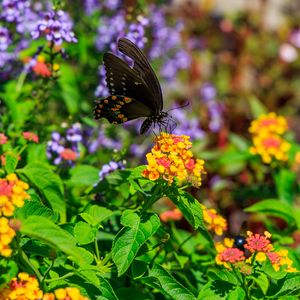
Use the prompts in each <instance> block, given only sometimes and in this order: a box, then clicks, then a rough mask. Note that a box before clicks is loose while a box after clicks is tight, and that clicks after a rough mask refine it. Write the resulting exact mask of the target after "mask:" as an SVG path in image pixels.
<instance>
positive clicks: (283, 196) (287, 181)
mask: <svg viewBox="0 0 300 300" xmlns="http://www.w3.org/2000/svg"><path fill="white" fill-rule="evenodd" d="M274 177H275V182H276V188H277V193H278V197H279V199H280V200H282V201H284V202H286V203H288V204H292V203H293V201H294V197H295V192H294V191H295V184H296V177H297V175H296V173H295V172H292V171H291V170H287V169H280V171H279V173H278V174H276V175H275V176H274Z"/></svg>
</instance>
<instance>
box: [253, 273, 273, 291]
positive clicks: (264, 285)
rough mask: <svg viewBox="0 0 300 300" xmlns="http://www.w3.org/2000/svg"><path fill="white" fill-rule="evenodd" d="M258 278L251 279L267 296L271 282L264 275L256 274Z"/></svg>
mask: <svg viewBox="0 0 300 300" xmlns="http://www.w3.org/2000/svg"><path fill="white" fill-rule="evenodd" d="M256 275H257V276H251V278H252V279H253V280H254V281H255V282H256V284H257V285H258V286H259V287H260V289H261V291H262V292H263V294H264V295H266V293H267V291H268V288H269V285H270V282H269V278H268V277H267V275H266V274H264V273H259V274H256Z"/></svg>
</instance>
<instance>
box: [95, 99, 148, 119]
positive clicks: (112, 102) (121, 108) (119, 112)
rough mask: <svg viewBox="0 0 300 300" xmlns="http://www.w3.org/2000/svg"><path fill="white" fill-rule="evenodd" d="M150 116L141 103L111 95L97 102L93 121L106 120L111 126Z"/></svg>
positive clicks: (146, 108)
mask: <svg viewBox="0 0 300 300" xmlns="http://www.w3.org/2000/svg"><path fill="white" fill-rule="evenodd" d="M151 115H152V111H151V110H150V109H149V108H148V107H147V106H145V105H144V104H143V103H142V102H140V101H137V100H135V99H133V98H130V97H127V96H123V95H118V96H116V95H112V96H108V97H106V98H104V99H101V100H98V101H97V102H96V107H95V109H94V116H95V119H100V118H106V119H107V120H108V121H109V122H110V123H113V124H121V123H124V122H127V121H130V120H133V119H137V118H141V117H150V116H151Z"/></svg>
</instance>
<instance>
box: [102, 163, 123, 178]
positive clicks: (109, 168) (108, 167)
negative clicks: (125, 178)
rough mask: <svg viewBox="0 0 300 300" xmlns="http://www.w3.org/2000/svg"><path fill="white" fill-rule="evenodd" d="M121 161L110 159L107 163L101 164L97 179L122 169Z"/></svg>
mask: <svg viewBox="0 0 300 300" xmlns="http://www.w3.org/2000/svg"><path fill="white" fill-rule="evenodd" d="M123 169H124V164H123V162H121V161H119V162H115V161H111V162H109V163H108V164H105V165H103V166H102V169H101V170H100V172H99V181H102V180H103V179H104V178H105V177H106V176H107V175H108V174H110V173H112V172H113V171H115V170H123Z"/></svg>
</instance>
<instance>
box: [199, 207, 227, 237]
mask: <svg viewBox="0 0 300 300" xmlns="http://www.w3.org/2000/svg"><path fill="white" fill-rule="evenodd" d="M200 205H201V207H202V212H203V219H204V222H205V223H206V225H207V229H208V230H213V231H214V232H215V234H216V235H222V234H223V233H224V231H226V230H227V221H226V220H225V219H224V218H223V217H222V216H220V215H218V214H217V212H216V210H215V209H209V208H207V207H205V206H204V205H202V204H200Z"/></svg>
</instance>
